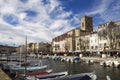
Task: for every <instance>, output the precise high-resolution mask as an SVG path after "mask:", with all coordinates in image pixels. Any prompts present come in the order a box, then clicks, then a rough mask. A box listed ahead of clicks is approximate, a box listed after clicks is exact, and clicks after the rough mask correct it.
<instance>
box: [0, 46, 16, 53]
mask: <svg viewBox="0 0 120 80" xmlns="http://www.w3.org/2000/svg"><path fill="white" fill-rule="evenodd" d="M14 52H16V47H13V46H7V45H0V54H11V53H14Z"/></svg>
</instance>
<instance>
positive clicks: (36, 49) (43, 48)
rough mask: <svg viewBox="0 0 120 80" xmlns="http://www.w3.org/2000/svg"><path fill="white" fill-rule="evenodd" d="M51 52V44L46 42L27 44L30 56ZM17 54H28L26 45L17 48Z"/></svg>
mask: <svg viewBox="0 0 120 80" xmlns="http://www.w3.org/2000/svg"><path fill="white" fill-rule="evenodd" d="M50 52H51V44H49V43H44V42H37V43H29V44H27V53H28V54H40V53H42V54H47V53H50ZM17 53H26V45H20V46H19V47H18V48H17Z"/></svg>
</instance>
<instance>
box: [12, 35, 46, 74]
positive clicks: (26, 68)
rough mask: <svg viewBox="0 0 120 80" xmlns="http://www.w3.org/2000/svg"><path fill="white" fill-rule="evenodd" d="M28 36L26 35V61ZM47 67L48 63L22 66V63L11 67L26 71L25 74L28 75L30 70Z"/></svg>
mask: <svg viewBox="0 0 120 80" xmlns="http://www.w3.org/2000/svg"><path fill="white" fill-rule="evenodd" d="M27 53H28V51H27V36H26V54H25V63H26V62H27ZM45 68H47V65H35V66H30V65H29V66H26V65H25V66H21V65H16V66H13V67H11V70H12V71H15V72H16V71H22V72H24V75H25V76H26V74H27V72H30V71H36V70H41V69H45Z"/></svg>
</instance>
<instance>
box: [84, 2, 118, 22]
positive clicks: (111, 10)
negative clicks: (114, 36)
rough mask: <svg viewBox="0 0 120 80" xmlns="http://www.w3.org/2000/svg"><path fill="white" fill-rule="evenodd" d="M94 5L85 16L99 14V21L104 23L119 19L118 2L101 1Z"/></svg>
mask: <svg viewBox="0 0 120 80" xmlns="http://www.w3.org/2000/svg"><path fill="white" fill-rule="evenodd" d="M94 4H95V5H93V8H92V9H91V10H90V11H88V12H86V13H85V14H87V15H97V14H99V15H100V17H99V19H103V20H104V21H105V22H107V21H109V20H113V21H114V20H119V19H120V16H119V13H120V0H101V2H98V1H97V2H95V3H94Z"/></svg>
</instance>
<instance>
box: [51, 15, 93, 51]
mask: <svg viewBox="0 0 120 80" xmlns="http://www.w3.org/2000/svg"><path fill="white" fill-rule="evenodd" d="M80 22H81V27H80V28H76V29H73V30H70V31H68V32H66V33H64V34H62V35H59V36H57V37H55V38H53V39H52V51H53V53H66V52H69V53H73V52H80V46H79V45H78V44H79V39H80V38H83V37H84V36H85V35H86V36H85V37H84V38H83V39H84V40H83V41H87V42H85V44H84V45H85V47H84V48H86V50H88V47H89V43H88V42H89V41H88V40H89V39H88V36H89V35H88V34H90V33H91V32H93V21H92V17H89V16H84V17H82V18H81V20H80ZM85 39H86V40H85Z"/></svg>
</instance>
